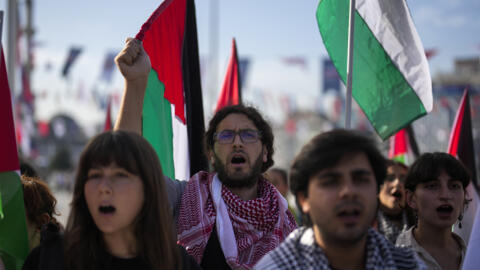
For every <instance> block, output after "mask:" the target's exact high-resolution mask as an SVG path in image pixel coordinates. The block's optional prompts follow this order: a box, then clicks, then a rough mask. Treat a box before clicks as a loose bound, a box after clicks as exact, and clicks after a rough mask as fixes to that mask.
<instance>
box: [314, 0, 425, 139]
mask: <svg viewBox="0 0 480 270" xmlns="http://www.w3.org/2000/svg"><path fill="white" fill-rule="evenodd" d="M348 14H349V1H347V0H321V1H320V3H319V4H318V8H317V21H318V27H319V29H320V34H321V36H322V39H323V42H324V44H325V47H326V49H327V51H328V54H329V55H330V58H331V59H332V61H333V63H334V65H335V67H336V69H337V71H338V73H339V75H340V77H341V79H342V80H343V82H344V83H346V80H347V47H348ZM353 51H354V52H353V88H352V93H353V94H352V95H353V97H354V98H355V100H356V101H357V103H358V105H359V106H360V107H361V108H362V110H363V112H364V113H365V115H366V116H367V118H368V119H369V121H370V123H371V124H372V126H373V127H374V128H375V130H376V132H377V133H378V135H379V136H380V137H381V138H382V139H384V140H385V139H387V138H388V137H390V136H391V135H392V134H395V133H396V132H397V131H399V130H400V129H402V128H403V127H404V126H406V125H407V124H408V123H410V122H412V121H413V120H415V119H417V118H419V117H421V116H423V115H425V114H427V113H428V112H430V111H431V110H432V83H431V78H430V71H429V69H428V63H427V58H426V56H425V51H424V49H423V45H422V43H421V41H420V38H419V36H418V34H417V31H416V30H415V26H414V24H413V21H412V19H411V16H410V12H409V10H408V7H407V4H406V2H405V1H381V0H357V1H356V9H355V26H354V50H353Z"/></svg>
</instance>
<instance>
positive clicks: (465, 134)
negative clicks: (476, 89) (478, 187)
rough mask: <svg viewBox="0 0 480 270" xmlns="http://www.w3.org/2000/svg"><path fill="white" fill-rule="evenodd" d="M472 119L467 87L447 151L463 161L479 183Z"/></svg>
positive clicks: (474, 179)
mask: <svg viewBox="0 0 480 270" xmlns="http://www.w3.org/2000/svg"><path fill="white" fill-rule="evenodd" d="M471 119H472V118H471V113H470V98H469V95H468V90H467V89H465V91H464V92H463V96H462V99H461V100H460V105H459V107H458V111H457V115H456V116H455V122H454V123H453V126H452V131H451V133H450V140H449V142H448V150H447V152H448V153H449V154H451V155H452V156H454V157H457V158H458V159H459V160H461V161H462V162H463V164H464V165H465V167H467V168H468V169H469V170H470V173H471V174H472V182H473V183H475V184H477V182H476V181H477V177H476V175H477V174H476V166H475V152H474V147H473V135H472V120H471Z"/></svg>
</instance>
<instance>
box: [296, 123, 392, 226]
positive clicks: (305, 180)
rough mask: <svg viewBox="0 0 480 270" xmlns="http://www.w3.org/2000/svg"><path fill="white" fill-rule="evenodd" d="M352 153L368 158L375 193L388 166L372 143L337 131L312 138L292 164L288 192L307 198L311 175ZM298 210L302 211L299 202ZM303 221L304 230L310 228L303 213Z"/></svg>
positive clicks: (363, 136) (307, 217) (360, 136)
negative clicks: (374, 183)
mask: <svg viewBox="0 0 480 270" xmlns="http://www.w3.org/2000/svg"><path fill="white" fill-rule="evenodd" d="M351 153H365V154H366V155H367V157H368V161H369V162H370V166H371V167H372V170H373V173H374V175H375V180H376V181H377V192H378V191H379V189H380V185H382V184H383V181H384V179H385V176H386V174H387V165H386V159H385V158H384V157H383V155H382V154H381V153H380V151H379V150H378V149H377V147H376V144H375V142H374V141H373V140H372V139H371V138H369V137H367V136H365V135H363V134H361V133H359V132H357V131H352V130H344V129H336V130H332V131H329V132H325V133H322V134H319V135H317V136H315V137H313V139H311V140H310V142H308V143H307V144H306V145H304V146H303V148H302V150H301V151H300V153H299V154H298V155H297V157H296V158H295V160H294V161H293V164H292V167H291V170H290V189H291V191H292V192H293V194H294V195H295V196H296V195H297V194H299V193H301V194H303V195H304V196H305V197H306V196H307V195H308V192H307V191H308V184H309V182H310V178H311V177H312V175H314V174H315V173H317V172H319V171H321V170H323V169H327V168H331V167H333V166H335V164H337V163H338V162H339V161H340V159H342V158H343V157H344V156H345V155H347V154H351ZM297 206H298V208H299V209H302V207H301V206H300V204H299V202H298V200H297ZM303 220H304V224H305V225H306V226H311V225H312V224H311V220H310V218H309V216H308V215H306V214H305V213H303Z"/></svg>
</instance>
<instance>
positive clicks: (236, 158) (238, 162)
mask: <svg viewBox="0 0 480 270" xmlns="http://www.w3.org/2000/svg"><path fill="white" fill-rule="evenodd" d="M230 164H231V165H232V166H233V167H234V168H238V167H243V166H244V165H245V164H247V158H246V157H245V155H244V154H243V153H234V154H232V156H231V158H230Z"/></svg>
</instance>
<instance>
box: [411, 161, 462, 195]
mask: <svg viewBox="0 0 480 270" xmlns="http://www.w3.org/2000/svg"><path fill="white" fill-rule="evenodd" d="M443 171H445V172H446V173H447V174H448V175H449V176H450V177H452V178H455V179H456V180H460V182H462V185H463V188H464V189H465V188H466V187H467V185H468V183H469V182H470V173H469V172H468V170H467V168H465V166H464V165H463V164H462V162H461V161H459V160H457V159H456V158H454V157H453V156H452V155H450V154H447V153H441V152H435V153H425V154H423V155H421V156H420V157H419V158H418V159H417V160H416V161H415V162H414V163H413V164H412V166H411V167H410V170H409V171H408V173H407V176H406V178H405V188H406V189H408V190H410V191H412V192H413V191H415V189H416V188H417V185H418V184H420V183H426V182H429V181H432V180H435V179H437V178H438V176H439V175H440V174H441V173H442V172H443Z"/></svg>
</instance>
